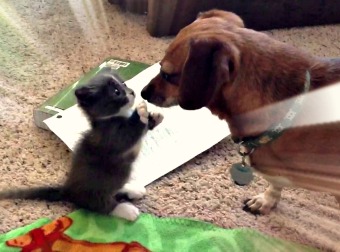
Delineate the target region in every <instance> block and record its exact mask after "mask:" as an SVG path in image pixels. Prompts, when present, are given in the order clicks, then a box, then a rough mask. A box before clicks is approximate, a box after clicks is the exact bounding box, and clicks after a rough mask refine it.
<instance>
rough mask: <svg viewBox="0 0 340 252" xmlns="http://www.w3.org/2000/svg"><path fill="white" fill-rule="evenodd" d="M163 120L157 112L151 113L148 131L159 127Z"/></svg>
mask: <svg viewBox="0 0 340 252" xmlns="http://www.w3.org/2000/svg"><path fill="white" fill-rule="evenodd" d="M163 119H164V116H163V115H162V114H161V113H158V112H151V113H150V114H149V129H153V128H155V127H156V126H157V125H159V124H160V123H161V122H162V121H163Z"/></svg>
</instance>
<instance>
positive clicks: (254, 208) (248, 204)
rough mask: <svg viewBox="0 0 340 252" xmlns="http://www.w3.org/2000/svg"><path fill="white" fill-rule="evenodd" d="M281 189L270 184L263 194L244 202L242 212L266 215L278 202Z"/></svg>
mask: <svg viewBox="0 0 340 252" xmlns="http://www.w3.org/2000/svg"><path fill="white" fill-rule="evenodd" d="M282 188H283V187H282V186H278V185H274V184H270V185H269V187H268V188H267V189H266V191H265V192H264V193H260V194H259V195H256V196H254V197H253V198H251V199H248V200H246V201H245V202H244V203H245V206H244V210H246V211H250V212H252V213H255V214H268V213H269V212H270V210H271V209H272V208H274V207H276V205H277V203H278V202H279V201H280V198H281V191H282Z"/></svg>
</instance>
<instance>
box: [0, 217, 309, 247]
mask: <svg viewBox="0 0 340 252" xmlns="http://www.w3.org/2000/svg"><path fill="white" fill-rule="evenodd" d="M0 251H1V252H16V251H23V252H31V251H37V252H38V251H39V252H47V251H65V252H66V251H67V252H68V251H71V252H87V251H89V252H90V251H91V252H96V251H98V252H105V251H110V252H148V251H153V252H163V251H164V252H177V251H179V252H187V251H188V252H189V251H192V252H197V251H211V252H218V251H221V252H226V251H234V252H237V251H242V252H244V251H251V252H255V251H261V252H263V251H290V252H291V251H299V252H301V251H316V250H315V249H313V248H309V247H306V246H302V245H299V244H295V243H291V242H287V241H284V240H280V239H276V238H273V237H269V236H267V235H264V234H262V233H260V232H257V231H254V230H251V229H246V228H240V229H223V228H219V227H217V226H214V225H212V224H209V223H205V222H201V221H196V220H192V219H184V218H158V217H155V216H153V215H150V214H141V215H140V217H139V218H138V220H137V221H135V222H129V221H126V220H123V219H119V218H115V217H110V216H103V215H99V214H95V213H92V212H88V211H84V210H78V211H75V212H73V213H71V214H69V215H67V216H63V217H60V218H59V219H57V220H54V221H51V220H49V219H46V218H45V219H40V220H38V221H36V222H35V223H33V224H31V225H28V226H25V227H21V228H18V229H16V230H13V231H10V232H9V233H6V234H3V235H0Z"/></svg>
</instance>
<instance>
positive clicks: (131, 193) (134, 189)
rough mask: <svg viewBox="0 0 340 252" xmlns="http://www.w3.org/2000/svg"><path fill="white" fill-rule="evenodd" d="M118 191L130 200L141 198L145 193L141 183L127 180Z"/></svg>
mask: <svg viewBox="0 0 340 252" xmlns="http://www.w3.org/2000/svg"><path fill="white" fill-rule="evenodd" d="M118 193H120V194H126V195H127V197H128V198H129V199H130V200H132V199H141V198H143V197H144V195H145V194H146V189H145V187H144V186H143V185H141V184H139V183H137V182H129V183H126V184H125V185H124V187H123V188H122V189H120V190H119V192H118Z"/></svg>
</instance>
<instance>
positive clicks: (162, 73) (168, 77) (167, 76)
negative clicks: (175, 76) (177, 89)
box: [160, 71, 171, 81]
mask: <svg viewBox="0 0 340 252" xmlns="http://www.w3.org/2000/svg"><path fill="white" fill-rule="evenodd" d="M160 74H161V77H162V79H163V80H165V81H170V77H171V75H170V74H167V73H165V72H163V71H161V72H160Z"/></svg>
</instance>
